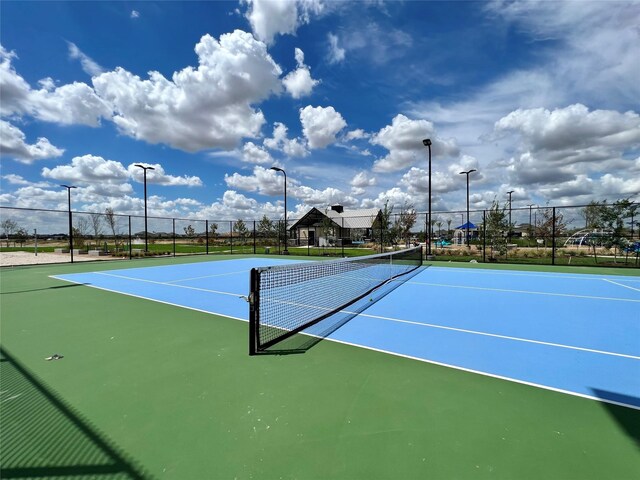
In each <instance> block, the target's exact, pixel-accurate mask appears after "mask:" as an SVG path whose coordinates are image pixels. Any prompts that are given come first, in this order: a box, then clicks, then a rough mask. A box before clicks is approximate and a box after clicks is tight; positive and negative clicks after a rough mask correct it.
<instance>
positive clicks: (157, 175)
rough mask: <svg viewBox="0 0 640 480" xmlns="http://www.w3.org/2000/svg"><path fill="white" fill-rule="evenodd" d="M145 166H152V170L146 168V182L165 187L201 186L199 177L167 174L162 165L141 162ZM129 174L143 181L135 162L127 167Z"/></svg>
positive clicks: (140, 170) (141, 171) (140, 181)
mask: <svg viewBox="0 0 640 480" xmlns="http://www.w3.org/2000/svg"><path fill="white" fill-rule="evenodd" d="M143 165H144V166H145V167H153V168H154V169H153V170H147V183H153V184H156V185H164V186H167V187H178V186H181V187H201V186H202V180H200V178H199V177H195V176H192V177H190V176H188V175H183V176H181V177H176V176H173V175H168V174H167V173H166V172H165V171H164V168H163V167H162V165H160V164H158V163H150V164H143ZM127 172H128V174H129V176H130V177H131V178H132V179H134V180H135V181H136V182H139V183H142V182H144V171H143V169H142V168H140V167H136V164H135V163H132V164H130V165H129V166H128V167H127Z"/></svg>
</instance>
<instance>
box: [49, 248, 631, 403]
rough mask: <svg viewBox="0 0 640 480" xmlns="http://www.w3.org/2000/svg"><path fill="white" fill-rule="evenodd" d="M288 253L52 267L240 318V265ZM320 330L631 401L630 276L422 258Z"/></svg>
mask: <svg viewBox="0 0 640 480" xmlns="http://www.w3.org/2000/svg"><path fill="white" fill-rule="evenodd" d="M296 262H298V261H294V260H281V259H265V258H244V259H234V260H226V261H215V262H204V263H193V264H183V265H172V266H159V267H147V268H131V269H123V270H110V271H104V272H91V273H79V274H70V275H59V276H56V277H55V278H58V279H62V280H66V281H69V282H74V283H80V284H85V285H87V286H90V287H95V288H100V289H104V290H108V291H112V292H118V293H122V294H126V295H132V296H135V297H141V298H145V299H149V300H153V301H157V302H163V303H167V304H171V305H177V306H181V307H185V308H190V309H194V310H199V311H202V312H207V313H211V314H215V315H222V316H226V317H231V318H234V319H238V320H244V321H247V320H248V315H249V306H248V303H247V302H246V300H245V298H243V297H244V296H246V295H248V293H249V271H250V269H251V268H252V267H261V266H270V265H281V264H286V263H296ZM328 338H329V339H331V340H333V341H338V342H342V343H346V344H350V345H355V346H359V347H363V348H369V349H373V350H377V351H381V352H386V353H389V354H393V355H400V356H405V357H408V358H413V359H416V360H420V361H426V362H431V363H436V364H439V365H445V366H449V367H453V368H458V369H462V370H466V371H471V372H476V373H479V374H483V375H489V376H493V377H497V378H502V379H505V380H511V381H516V382H520V383H524V384H528V385H533V386H537V387H541V388H546V389H551V390H555V391H559V392H564V393H568V394H573V395H579V396H583V397H587V398H592V399H596V400H599V401H605V402H609V403H614V404H618V405H623V406H627V407H631V408H636V409H640V277H624V276H605V275H583V274H564V273H542V272H525V271H506V270H483V269H470V268H446V267H435V266H431V267H428V268H424V267H423V268H422V269H421V271H420V272H419V273H418V274H417V275H415V276H413V277H411V278H410V279H409V280H408V281H407V282H406V283H404V284H403V285H401V286H400V287H399V288H397V289H395V290H393V291H392V292H391V293H389V294H388V295H387V296H385V297H383V298H382V299H381V300H380V301H378V302H376V303H373V304H372V305H371V306H370V307H369V308H368V309H367V310H365V311H364V312H363V313H361V314H360V315H358V316H356V317H355V318H353V319H352V320H351V321H349V322H348V323H346V324H345V325H344V326H342V327H341V328H339V329H338V330H337V331H335V332H333V333H332V334H331V335H330V336H329V337H328ZM247 343H248V340H247ZM247 343H243V344H238V346H237V347H238V348H247V346H246V345H247ZM308 354H312V353H311V352H309V353H308ZM256 361H260V360H259V358H256Z"/></svg>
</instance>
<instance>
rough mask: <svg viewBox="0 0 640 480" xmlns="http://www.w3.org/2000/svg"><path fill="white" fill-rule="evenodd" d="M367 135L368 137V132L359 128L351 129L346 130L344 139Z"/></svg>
mask: <svg viewBox="0 0 640 480" xmlns="http://www.w3.org/2000/svg"><path fill="white" fill-rule="evenodd" d="M368 137H369V134H367V133H366V132H365V131H364V130H362V129H361V128H358V129H356V130H351V131H349V132H347V134H346V135H345V136H344V139H345V140H360V139H362V138H368Z"/></svg>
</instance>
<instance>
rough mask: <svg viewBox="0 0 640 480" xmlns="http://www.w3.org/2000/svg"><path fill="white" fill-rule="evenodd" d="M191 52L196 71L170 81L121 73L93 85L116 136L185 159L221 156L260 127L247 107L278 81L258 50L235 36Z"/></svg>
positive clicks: (257, 114) (247, 37)
mask: <svg viewBox="0 0 640 480" xmlns="http://www.w3.org/2000/svg"><path fill="white" fill-rule="evenodd" d="M195 51H196V53H197V54H198V61H199V66H198V68H197V69H194V68H192V67H187V68H185V69H183V70H181V71H179V72H175V73H174V74H173V76H172V79H171V80H169V79H167V78H165V77H164V76H163V75H162V74H160V73H159V72H150V73H149V79H148V80H141V79H140V78H139V77H138V76H136V75H133V74H132V73H130V72H127V71H126V70H124V69H122V68H117V69H116V70H115V71H113V72H108V73H104V74H102V75H100V76H98V77H95V78H94V79H93V83H94V86H95V88H96V91H97V92H98V94H99V95H100V96H101V97H102V98H103V99H105V100H106V101H107V102H109V104H110V105H111V106H112V108H113V110H114V111H115V112H116V114H115V116H114V119H113V120H114V122H115V123H116V125H117V126H118V128H119V130H120V131H121V132H122V133H123V134H125V135H129V136H131V137H134V138H136V139H140V140H144V141H147V142H149V143H154V144H156V143H165V144H168V145H171V146H172V147H174V148H179V149H182V150H185V151H188V152H196V151H199V150H204V149H212V148H223V149H227V150H228V149H232V148H233V147H234V146H236V144H237V143H238V142H239V141H240V140H241V139H242V138H244V137H257V136H258V135H259V133H260V129H261V127H262V125H263V124H264V121H265V120H264V115H263V114H262V112H261V111H260V110H255V109H254V107H253V104H255V103H257V102H259V101H261V100H264V99H265V98H267V97H268V96H269V95H271V94H272V93H276V92H278V91H279V88H280V80H279V76H280V74H281V70H280V68H279V67H278V65H276V63H275V62H274V61H273V59H272V58H271V57H270V56H269V54H268V53H267V50H266V46H265V44H264V43H262V42H259V41H257V40H255V39H254V38H253V36H252V35H251V34H249V33H246V32H243V31H240V30H236V31H234V32H233V33H228V34H224V35H221V36H220V40H219V41H218V40H216V39H214V38H213V37H211V36H210V35H205V36H203V37H202V38H201V39H200V42H199V43H198V44H197V45H196V47H195Z"/></svg>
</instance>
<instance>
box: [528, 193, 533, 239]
mask: <svg viewBox="0 0 640 480" xmlns="http://www.w3.org/2000/svg"><path fill="white" fill-rule="evenodd" d="M533 205H534V204H533V203H532V204H531V205H527V207H529V242H531V237H532V236H533V225H531V208H533ZM527 245H531V243H527Z"/></svg>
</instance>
